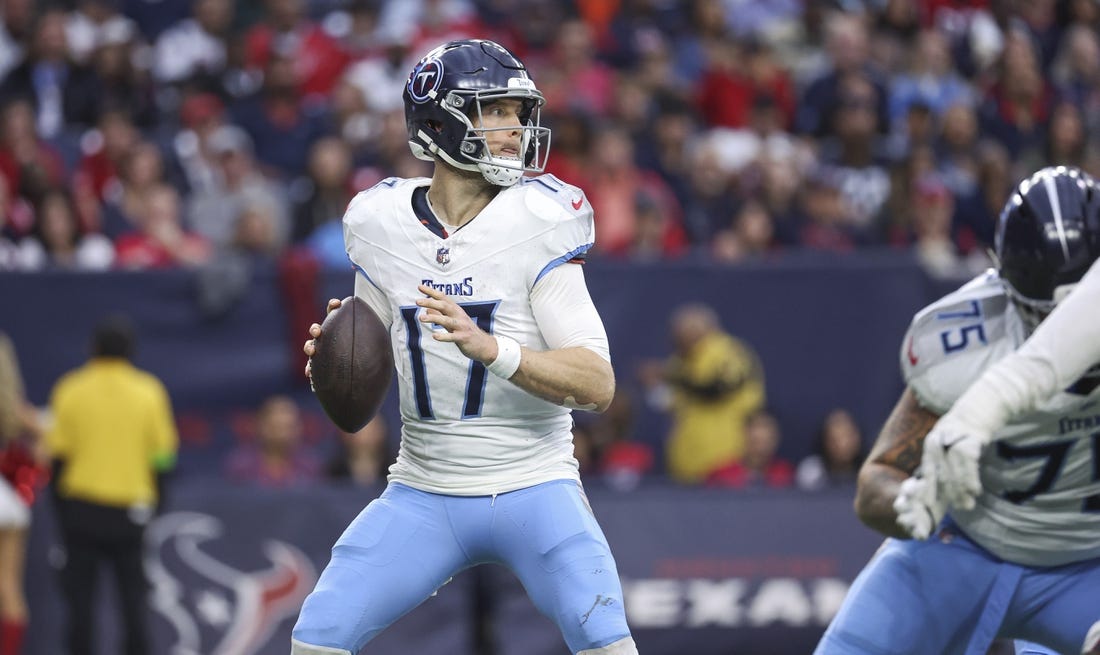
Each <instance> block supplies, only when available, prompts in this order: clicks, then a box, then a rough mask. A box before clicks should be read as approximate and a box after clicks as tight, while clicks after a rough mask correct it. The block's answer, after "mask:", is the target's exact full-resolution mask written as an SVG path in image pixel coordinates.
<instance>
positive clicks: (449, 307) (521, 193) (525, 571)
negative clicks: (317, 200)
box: [291, 40, 637, 655]
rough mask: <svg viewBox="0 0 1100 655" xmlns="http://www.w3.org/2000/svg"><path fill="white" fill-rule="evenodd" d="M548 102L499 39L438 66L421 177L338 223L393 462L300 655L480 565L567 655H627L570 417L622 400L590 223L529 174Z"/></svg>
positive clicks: (412, 108)
mask: <svg viewBox="0 0 1100 655" xmlns="http://www.w3.org/2000/svg"><path fill="white" fill-rule="evenodd" d="M543 101H544V100H543V96H542V94H541V93H540V92H539V90H538V88H537V87H536V86H535V83H534V82H533V81H532V80H531V77H530V76H529V75H528V72H527V70H526V68H525V67H524V65H523V64H522V63H521V62H520V61H519V60H518V59H517V58H516V57H515V56H513V55H512V54H511V53H510V52H508V51H507V50H506V49H504V48H503V47H501V46H500V45H498V44H496V43H493V42H491V41H482V40H463V41H454V42H451V43H447V44H445V45H443V46H440V47H438V48H436V49H434V50H432V51H431V52H429V53H428V54H427V55H426V56H425V57H424V58H423V59H421V60H420V62H419V63H417V64H416V66H415V68H414V69H413V71H412V73H411V74H410V75H409V78H408V81H407V84H406V86H405V91H404V103H405V117H406V122H407V126H408V136H409V145H410V147H411V148H412V151H413V153H414V154H415V155H416V156H417V157H419V158H421V159H425V160H428V161H432V162H434V164H435V167H434V172H433V175H432V177H431V178H430V179H427V178H418V179H398V178H390V179H387V180H384V181H382V182H380V183H379V184H378V185H376V186H375V187H374V188H372V189H369V190H367V191H364V192H362V193H360V194H359V195H358V196H356V197H355V198H354V199H353V200H352V201H351V203H350V205H349V207H348V210H347V213H346V214H345V216H344V241H345V246H346V248H347V252H348V256H349V258H350V259H351V261H352V263H353V264H354V266H355V269H356V271H357V275H356V279H355V294H356V296H358V297H360V298H362V299H363V300H365V301H366V302H367V303H368V304H369V305H370V306H371V308H372V309H374V311H375V312H376V313H377V314H378V316H379V317H380V318H381V319H382V320H383V322H384V323H386V324H388V326H389V330H390V336H391V338H392V344H393V351H394V360H395V362H396V366H397V373H398V378H399V387H400V404H401V417H402V424H403V425H402V430H401V447H400V451H399V453H398V457H397V462H396V463H395V464H394V465H393V467H392V468H391V469H390V474H389V478H388V486H387V487H386V490H385V491H384V492H383V494H382V495H381V497H379V498H378V499H377V500H375V501H373V502H372V503H370V504H369V505H368V506H367V507H366V509H364V510H363V512H362V513H361V514H360V515H359V516H358V517H357V518H356V519H355V520H354V521H352V523H351V524H350V525H349V526H348V528H347V530H346V531H345V532H344V534H343V535H342V536H341V537H340V538H339V540H338V541H337V542H336V545H335V546H334V547H333V550H332V559H331V561H330V562H329V564H328V566H327V567H326V568H325V570H324V572H323V573H322V575H321V577H320V579H319V580H318V582H317V586H316V588H315V589H314V591H313V593H312V594H310V596H309V597H308V598H307V599H306V601H305V603H304V604H303V607H302V611H301V614H300V616H299V618H298V622H297V625H296V626H295V628H294V632H293V640H292V647H291V653H292V654H293V655H338V654H341V653H342V654H345V655H350V654H352V653H358V652H359V650H360V649H361V648H362V647H363V645H364V644H366V643H367V642H368V641H370V640H371V638H373V637H374V636H375V635H377V634H378V633H379V632H380V631H382V630H383V629H385V628H386V626H388V625H390V624H391V623H393V622H394V621H395V620H397V619H398V618H399V617H400V616H402V615H403V614H405V613H406V612H408V611H409V610H411V609H413V608H414V607H416V606H417V605H419V604H420V603H421V602H423V601H424V600H425V599H427V598H428V597H429V596H431V595H432V594H433V593H435V591H436V590H437V589H438V588H439V587H440V586H442V585H443V584H445V583H446V582H447V581H448V580H449V579H450V578H451V576H453V575H455V574H456V573H458V572H459V571H461V570H463V569H466V568H468V567H471V566H475V565H477V564H482V563H486V562H497V563H500V564H503V565H504V566H506V567H508V568H509V569H510V570H512V572H514V573H515V574H516V576H517V577H518V578H519V580H520V581H521V582H522V583H523V585H524V587H525V588H526V590H527V593H528V594H529V595H530V597H531V599H532V601H533V602H534V604H535V605H536V607H538V609H539V610H540V611H542V612H543V613H544V614H546V615H547V616H548V617H550V618H551V619H552V620H553V621H554V622H555V623H556V624H557V626H558V627H559V629H560V630H561V633H562V636H563V637H564V639H565V642H566V644H567V645H568V646H569V649H570V651H571V652H573V653H585V654H586V655H596V654H600V655H627V654H635V653H637V649H636V647H635V645H634V641H633V639H632V638H631V636H630V631H629V629H628V627H627V623H626V616H625V612H624V610H623V594H622V590H621V586H620V582H619V577H618V572H617V570H616V566H615V560H614V559H613V557H612V555H611V551H610V549H609V548H608V544H607V540H606V538H605V537H604V535H603V533H602V531H601V530H600V527H599V526H598V525H597V523H596V520H595V518H594V517H593V514H592V511H591V509H590V507H589V505H588V501H587V499H586V498H585V494H584V491H583V489H582V488H581V485H580V480H579V476H578V470H577V469H578V467H577V462H576V460H575V459H574V458H573V444H572V436H571V428H572V418H571V416H570V412H571V410H573V409H584V410H593V411H603V410H604V409H606V408H607V406H608V404H610V402H611V399H612V396H613V395H614V392H615V379H614V375H613V372H612V369H611V363H610V356H609V352H608V344H607V336H606V333H605V331H604V328H603V323H602V321H601V320H600V317H599V314H598V313H597V312H596V308H595V306H594V305H593V304H592V300H591V298H590V296H589V293H588V289H587V287H586V284H585V280H584V275H583V272H582V269H581V266H579V265H578V264H580V263H582V262H583V261H584V258H585V253H586V252H587V251H588V249H589V248H591V247H592V244H593V222H592V208H591V206H590V205H589V203H588V201H587V200H586V199H585V197H584V194H583V193H582V192H581V190H580V189H578V188H577V187H574V186H572V185H570V184H567V183H565V182H563V181H561V180H559V179H557V178H555V177H553V176H552V175H540V176H537V177H533V176H527V177H525V176H524V173H526V172H533V173H537V172H541V171H542V169H543V167H544V165H545V162H546V156H547V148H548V147H549V138H550V132H549V129H548V128H545V127H542V126H541V125H540V121H539V112H540V108H541V106H542V104H543ZM329 306H330V308H331V307H334V306H338V301H332V302H330V305H329ZM310 334H311V336H312V337H314V338H316V337H317V336H319V335H320V327H319V326H318V325H316V324H314V325H313V326H311V327H310ZM305 352H306V354H307V355H312V354H313V342H312V340H311V341H307V343H306V345H305ZM307 374H308V369H307Z"/></svg>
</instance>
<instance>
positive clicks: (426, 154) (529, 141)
mask: <svg viewBox="0 0 1100 655" xmlns="http://www.w3.org/2000/svg"><path fill="white" fill-rule="evenodd" d="M403 98H404V101H405V123H406V125H407V126H408V130H409V147H410V148H412V151H413V154H414V155H415V156H416V157H417V158H418V159H423V160H426V161H433V160H434V159H435V157H439V158H440V159H442V160H443V161H445V162H447V163H448V164H450V165H451V166H454V167H456V168H460V169H462V170H466V171H478V172H481V174H482V175H483V176H484V177H485V179H486V180H488V181H489V182H491V183H493V184H496V185H499V186H511V185H513V184H515V183H516V182H518V181H519V179H520V177H522V176H523V173H524V172H527V171H531V172H541V171H542V170H543V169H544V168H545V167H546V159H547V156H548V155H549V152H550V129H549V128H546V127H542V126H541V125H540V123H539V120H540V108H541V107H542V105H543V103H544V102H545V98H543V96H542V93H540V92H539V90H538V89H537V88H536V87H535V83H534V82H533V81H532V80H531V77H530V76H529V75H528V74H527V68H526V67H525V66H524V65H523V62H521V61H520V60H519V59H517V58H516V57H515V55H513V54H512V53H510V52H508V51H507V50H506V49H504V48H503V47H501V46H500V45H498V44H496V43H494V42H492V41H484V40H480V39H464V40H461V41H451V42H450V43H446V44H444V45H441V46H439V47H438V48H436V49H434V50H432V51H431V52H429V53H428V54H426V55H424V58H423V59H421V60H420V61H419V62H418V63H417V64H416V67H414V68H413V70H412V73H410V74H409V79H408V81H407V82H406V83H405V93H404V94H403ZM501 98H515V99H518V100H520V101H521V102H522V109H521V112H520V123H521V125H520V127H519V129H520V130H521V145H520V151H521V152H522V153H523V156H522V160H521V159H519V158H515V159H513V158H510V157H501V156H495V155H493V154H492V153H491V152H489V147H488V145H487V143H486V140H485V133H486V132H489V131H493V130H511V129H515V128H510V127H503V128H492V129H480V128H479V129H476V130H475V129H474V122H473V120H472V119H474V118H476V119H477V122H478V124H479V125H480V124H483V123H482V122H481V120H480V118H481V114H480V112H481V108H482V104H483V103H487V102H491V101H494V100H499V99H501Z"/></svg>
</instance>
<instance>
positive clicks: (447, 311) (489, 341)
mask: <svg viewBox="0 0 1100 655" xmlns="http://www.w3.org/2000/svg"><path fill="white" fill-rule="evenodd" d="M417 289H418V290H419V291H420V293H423V294H424V295H425V296H428V297H427V298H421V299H420V300H417V301H416V304H417V305H419V306H421V307H423V308H424V309H425V311H424V312H421V314H420V322H421V323H427V324H429V325H438V326H439V327H441V328H443V329H442V330H436V329H432V338H433V339H435V340H436V341H446V342H451V343H453V344H455V345H456V346H458V349H459V350H461V351H462V354H463V355H466V356H467V357H469V358H470V359H473V360H476V361H479V362H492V361H493V360H494V359H496V356H497V341H496V339H494V338H493V337H492V335H490V334H489V333H488V332H486V331H485V330H482V329H481V328H479V327H478V326H477V324H476V323H474V321H473V319H472V318H470V315H469V314H467V313H466V310H465V309H462V307H459V305H458V303H456V302H455V301H453V300H451V299H450V298H449V297H448V296H447V295H445V294H444V293H442V292H441V291H437V290H435V289H433V288H431V287H429V286H425V285H423V284H421V285H419V286H418V287H417Z"/></svg>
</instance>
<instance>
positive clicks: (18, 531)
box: [0, 332, 43, 655]
mask: <svg viewBox="0 0 1100 655" xmlns="http://www.w3.org/2000/svg"><path fill="white" fill-rule="evenodd" d="M40 446H41V424H40V421H39V419H38V412H37V410H36V409H35V408H34V407H33V406H31V405H30V403H28V402H27V399H26V397H24V395H23V378H22V375H21V374H20V372H19V362H18V360H17V358H16V356H15V349H14V347H13V345H12V342H11V339H9V338H8V337H7V335H5V334H4V333H2V332H0V655H20V653H22V652H23V651H22V650H21V646H22V643H23V637H24V634H25V632H26V630H27V618H28V608H27V598H26V594H25V593H24V590H23V589H24V584H25V582H24V575H25V570H24V569H25V562H26V551H27V534H28V528H29V526H30V521H31V511H30V508H29V507H28V506H29V505H31V503H33V501H34V494H35V491H36V488H37V486H38V484H39V483H40V482H41V481H42V480H43V471H42V469H41V468H40V463H39V462H38V458H39V457H40V456H41V454H40V453H38V452H37V451H38V450H39V448H40Z"/></svg>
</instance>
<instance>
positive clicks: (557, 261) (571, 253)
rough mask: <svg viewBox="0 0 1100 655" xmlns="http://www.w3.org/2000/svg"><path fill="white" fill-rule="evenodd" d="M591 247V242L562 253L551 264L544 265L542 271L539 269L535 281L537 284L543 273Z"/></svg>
mask: <svg viewBox="0 0 1100 655" xmlns="http://www.w3.org/2000/svg"><path fill="white" fill-rule="evenodd" d="M591 247H592V244H591V243H586V244H584V245H583V246H581V247H579V248H577V249H576V250H571V251H569V252H567V253H565V254H564V255H562V256H561V257H558V258H557V259H554V260H552V261H551V262H550V263H549V264H547V265H546V266H543V267H542V270H541V271H539V274H538V275H537V276H536V277H535V283H536V284H537V283H538V281H539V280H541V279H542V276H543V275H546V274H547V273H549V272H550V271H552V270H554V269H555V268H557V267H558V266H561V265H562V264H564V263H566V262H567V261H569V260H570V259H574V258H575V257H577V256H578V255H583V254H584V253H586V252H588V249H589V248H591Z"/></svg>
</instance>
